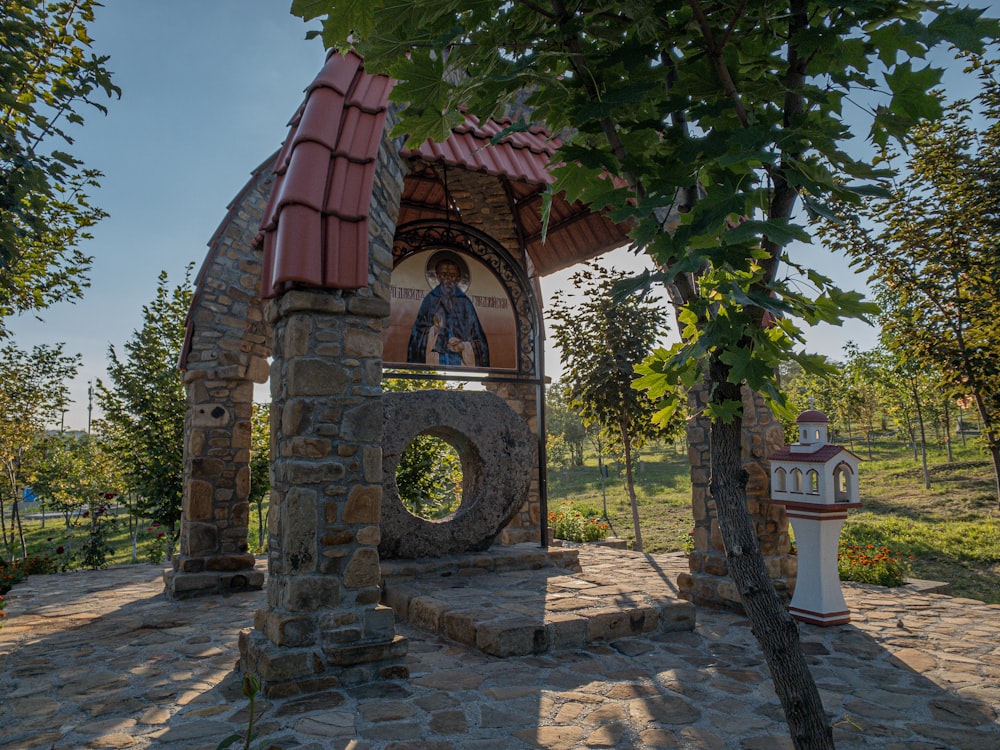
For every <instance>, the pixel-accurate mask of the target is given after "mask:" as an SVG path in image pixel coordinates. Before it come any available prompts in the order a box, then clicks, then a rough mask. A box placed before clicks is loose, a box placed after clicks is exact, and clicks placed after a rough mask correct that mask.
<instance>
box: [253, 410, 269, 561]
mask: <svg viewBox="0 0 1000 750" xmlns="http://www.w3.org/2000/svg"><path fill="white" fill-rule="evenodd" d="M270 496H271V405H270V404H254V405H253V415H252V417H251V421H250V497H248V498H247V500H248V501H249V502H250V505H251V506H256V510H257V549H259V550H260V551H264V550H266V549H267V532H266V530H265V529H266V527H267V522H266V521H267V519H266V516H265V514H264V502H265V501H266V500H268V498H270Z"/></svg>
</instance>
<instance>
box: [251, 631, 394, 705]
mask: <svg viewBox="0 0 1000 750" xmlns="http://www.w3.org/2000/svg"><path fill="white" fill-rule="evenodd" d="M239 646H240V661H239V668H240V670H241V671H242V672H243V673H244V674H253V675H255V676H256V677H257V678H258V679H259V680H260V684H261V690H262V691H263V693H264V695H266V696H267V697H269V698H285V697H288V696H292V695H300V694H305V693H315V692H319V691H323V690H330V689H334V688H339V687H343V686H347V685H357V684H361V683H365V682H374V681H375V680H397V679H406V678H407V677H409V674H410V673H409V669H408V668H407V666H406V663H405V657H406V651H407V647H408V642H407V640H406V638H404V637H403V636H399V635H397V636H394V637H393V638H392V640H391V641H386V642H380V643H368V644H352V645H351V646H348V647H344V648H336V647H331V646H327V647H326V648H321V647H319V646H304V647H301V648H293V647H289V646H276V645H274V644H273V643H272V642H271V641H270V640H268V638H267V636H265V635H264V634H263V633H262V632H260V631H259V630H254V629H252V628H246V629H244V630H242V631H240V640H239Z"/></svg>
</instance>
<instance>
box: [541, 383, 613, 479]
mask: <svg viewBox="0 0 1000 750" xmlns="http://www.w3.org/2000/svg"><path fill="white" fill-rule="evenodd" d="M545 430H546V432H548V434H549V435H557V436H559V437H560V438H562V440H563V441H564V442H565V444H566V449H567V451H568V452H569V460H570V463H572V464H573V466H583V448H584V445H585V444H586V442H587V428H586V426H584V424H583V420H582V419H581V418H580V415H579V414H578V413H577V412H576V411H575V410H574V409H571V408H570V406H569V404H568V403H567V394H566V387H565V386H564V385H563V384H562V383H553V384H552V385H551V386H549V387H548V388H546V389H545ZM598 461H600V457H599V458H598Z"/></svg>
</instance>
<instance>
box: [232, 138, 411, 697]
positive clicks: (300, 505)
mask: <svg viewBox="0 0 1000 750" xmlns="http://www.w3.org/2000/svg"><path fill="white" fill-rule="evenodd" d="M390 119H391V118H390ZM391 127H392V123H391V122H390V123H389V124H388V125H387V130H388V129H389V128H391ZM398 153H399V143H398V142H392V141H388V140H385V139H383V142H382V147H381V148H380V150H379V154H378V159H379V166H378V170H377V172H376V184H375V187H374V190H373V193H372V205H371V211H370V217H371V218H370V222H369V286H368V287H367V288H365V289H359V290H356V291H341V290H293V291H289V292H286V293H284V294H282V295H281V296H280V297H278V298H277V299H276V300H273V301H272V302H270V303H269V305H268V318H269V320H270V321H271V323H272V325H273V326H274V347H273V352H272V364H271V449H272V464H271V466H272V488H271V512H270V517H269V528H268V570H269V578H268V585H267V605H266V607H264V608H263V609H261V610H259V611H258V612H257V614H256V616H255V619H254V629H253V630H247V631H244V632H243V633H242V634H241V638H240V653H241V666H242V668H243V670H244V671H248V672H251V673H254V674H256V675H257V676H258V677H259V678H260V680H261V682H262V685H263V687H264V690H265V692H266V693H267V694H268V695H270V696H281V695H290V694H294V693H299V692H308V691H315V690H323V689H326V688H330V687H336V686H340V685H344V684H352V683H357V682H367V681H370V680H372V679H375V678H378V677H401V676H405V675H406V667H405V665H404V664H403V663H402V657H403V656H404V655H405V653H406V640H405V639H404V638H402V637H399V636H396V635H395V619H394V615H393V612H392V609H390V608H388V607H385V606H383V605H381V604H379V599H380V594H381V590H380V584H381V569H380V561H379V553H378V544H379V539H380V533H381V532H380V528H379V523H380V518H381V505H382V387H381V382H382V336H381V332H382V328H383V327H384V325H385V321H386V319H387V318H388V315H389V304H390V303H389V277H390V274H391V269H392V252H391V248H392V237H393V232H394V228H395V220H396V216H397V212H398V206H399V198H400V194H401V190H402V182H403V167H402V165H401V164H400V160H399V156H398Z"/></svg>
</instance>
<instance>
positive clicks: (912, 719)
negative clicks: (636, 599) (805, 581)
mask: <svg viewBox="0 0 1000 750" xmlns="http://www.w3.org/2000/svg"><path fill="white" fill-rule="evenodd" d="M654 557H655V556H654ZM581 562H582V564H583V567H584V570H586V569H587V568H588V566H601V565H605V564H613V567H614V574H615V575H616V576H617V577H618V578H619V579H620V580H623V581H624V580H629V579H632V578H634V577H636V576H640V575H661V576H662V575H663V573H662V571H661V573H656V572H655V571H653V569H652V568H651V567H650V566H649V565H648V564H647V563H646V561H645V558H644V557H642V556H639V555H631V554H627V555H621V553H616V556H615V557H610V558H609V557H608V556H606V555H600V556H593V555H590V554H589V553H588V555H587V556H583V555H581ZM669 568H670V566H669V565H666V564H665V565H663V566H662V570H668V569H669ZM643 570H645V571H646V572H645V573H643ZM650 571H653V572H650ZM478 580H480V581H482V582H483V584H484V586H488V584H489V580H488V577H482V576H480V577H478ZM96 582H101V584H102V587H96V586H94V585H93V584H94V583H96ZM670 583H672V582H670ZM83 587H86V592H87V593H86V595H85V596H82V597H81V596H80V595H79V594H78V593H77V591H78V590H80V589H82V588H83ZM161 587H162V584H161V582H160V580H159V571H158V570H156V569H152V568H144V567H137V568H135V569H132V568H122V569H114V570H109V571H102V572H98V573H90V572H87V573H71V574H63V575H58V576H38V577H33V578H32V579H30V580H29V581H28V582H27V583H26V584H23V585H21V586H18V587H16V588H15V589H14V591H12V592H11V595H10V596H9V597H8V604H9V606H8V609H7V611H8V613H9V615H10V617H9V625H8V627H7V628H5V629H4V630H0V665H2V673H0V747H3V748H32V747H45V748H49V747H54V748H62V749H69V748H87V747H93V748H119V747H129V748H145V747H156V748H166V749H167V750H175V749H178V748H199V749H201V748H214V747H215V745H216V744H217V743H218V741H219V740H221V739H222V738H223V737H225V736H227V735H228V734H230V733H231V732H233V731H238V730H240V729H242V728H243V727H244V722H245V721H246V719H247V711H246V701H245V699H243V698H241V697H240V696H239V679H238V676H237V675H236V674H235V673H234V672H233V671H232V668H233V665H234V663H235V660H236V658H237V646H236V641H237V635H238V632H239V630H240V629H241V628H243V627H247V626H249V624H250V622H251V619H252V613H253V611H254V610H255V609H256V608H257V607H258V606H260V605H261V604H263V601H264V594H263V593H260V592H257V593H251V594H236V595H232V596H229V597H220V596H211V597H205V598H201V599H194V600H187V601H183V602H174V601H168V600H166V599H165V598H164V597H162V595H161V594H160V593H159V592H160V591H161ZM845 593H846V594H847V596H848V602H849V604H850V605H851V607H852V610H853V611H854V612H855V613H856V624H852V625H847V626H841V627H834V628H818V627H814V626H808V625H806V626H803V627H802V633H803V644H804V648H805V650H806V652H807V654H808V658H809V661H810V664H811V667H812V670H813V674H814V676H815V678H816V681H817V683H818V684H819V686H820V689H821V691H822V694H823V699H824V704H825V705H826V707H827V710H828V711H829V712H830V714H831V716H833V717H834V720H835V721H836V722H837V725H836V733H837V739H838V744H839V745H840V746H841V747H847V748H866V747H876V748H883V747H884V748H899V749H902V748H910V749H911V750H912V749H915V748H963V749H964V748H969V749H970V750H971V749H972V748H975V749H976V750H979V749H980V748H986V747H997V746H1000V727H998V725H997V724H996V720H997V717H996V713H995V706H996V704H997V702H998V700H1000V695H998V690H997V687H996V685H997V679H996V678H997V676H998V674H1000V661H998V658H997V654H996V651H997V647H996V643H998V642H1000V640H998V639H997V630H998V629H1000V625H998V623H997V618H996V616H995V615H996V612H997V611H996V608H990V607H987V606H986V605H981V608H980V607H977V606H975V603H972V604H970V603H968V600H949V599H947V598H946V597H932V596H909V597H908V598H906V597H903V598H900V595H896V594H886V593H884V590H873V587H851V588H850V589H847V590H845ZM953 602H957V606H956V604H955V603H953ZM990 615H992V617H990ZM698 620H699V623H698V626H697V627H696V629H695V630H694V631H693V632H668V633H659V632H657V633H651V634H647V635H645V636H642V637H637V638H623V639H620V640H616V641H613V642H611V643H594V644H590V645H588V646H586V647H581V648H568V649H561V650H555V651H549V652H546V653H542V654H537V655H534V654H533V655H527V656H517V657H511V658H498V657H494V656H490V655H488V654H484V653H482V652H480V651H477V650H474V649H470V648H468V647H466V646H462V645H460V644H457V643H455V642H453V641H449V640H447V639H445V638H443V637H441V636H439V635H433V634H428V633H425V632H424V631H421V630H418V629H416V628H413V627H412V626H409V625H401V626H400V628H399V630H400V632H401V633H402V634H404V635H406V636H408V637H409V638H410V653H409V656H408V657H407V658H408V664H409V668H410V673H411V676H410V679H408V680H405V681H394V682H380V683H371V684H367V685H361V686H357V687H353V688H349V689H341V690H331V691H328V692H325V693H322V694H317V695H310V696H300V697H295V698H287V699H282V700H275V701H266V700H264V701H260V702H259V704H258V708H259V709H260V712H261V718H260V722H259V724H258V728H259V730H260V734H261V737H262V738H265V739H267V740H268V741H269V742H270V743H271V745H272V746H276V747H281V748H286V749H287V748H317V749H318V748H324V749H326V748H347V747H354V748H372V749H373V750H383V749H384V750H389V749H390V748H391V750H417V749H418V748H419V749H420V750H444V749H445V748H455V749H464V748H469V749H475V748H483V749H484V750H485V748H489V749H490V750H498V749H499V750H503V749H504V748H511V749H514V748H528V747H546V748H573V747H621V748H629V747H646V748H655V747H668V748H669V747H689V748H690V747H693V748H701V747H704V748H748V749H749V748H761V749H762V750H763V749H764V748H766V749H767V750H771V749H772V748H778V749H780V748H784V747H790V746H791V745H790V742H789V741H788V740H787V730H786V727H785V724H784V721H783V718H782V716H781V710H780V707H779V705H778V701H777V698H776V697H775V696H774V693H773V691H772V690H771V688H770V686H769V682H770V681H769V678H768V676H767V672H766V668H765V666H764V664H763V659H762V657H761V655H760V651H759V647H758V646H757V644H756V641H754V639H753V637H752V635H751V634H750V632H749V627H748V624H747V622H746V620H744V619H743V618H741V617H740V616H739V615H736V614H734V613H731V612H726V611H717V610H706V609H699V611H698ZM942 686H947V687H942ZM991 691H992V692H991ZM263 746H265V747H266V746H268V744H267V743H264V745H263Z"/></svg>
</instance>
